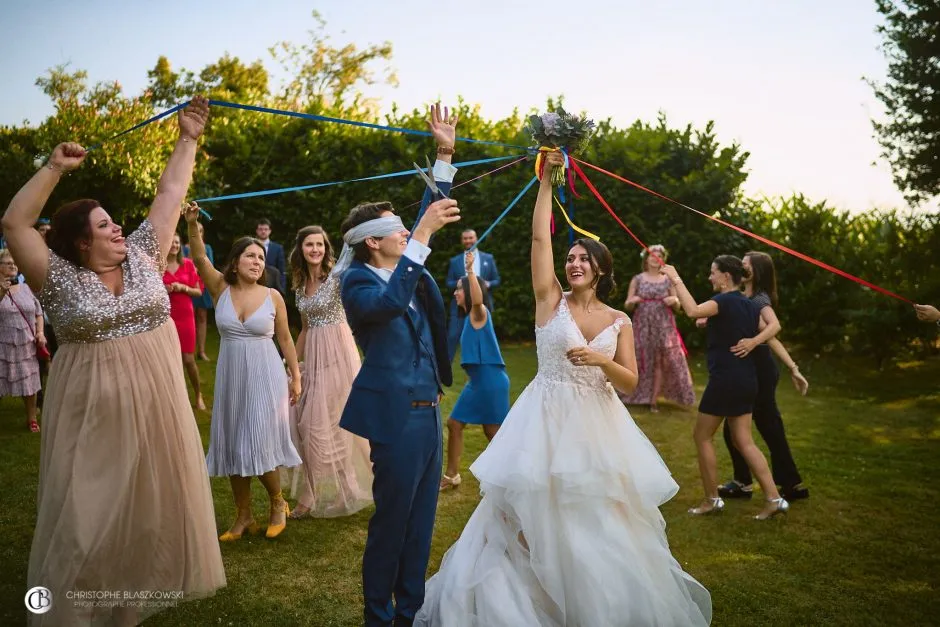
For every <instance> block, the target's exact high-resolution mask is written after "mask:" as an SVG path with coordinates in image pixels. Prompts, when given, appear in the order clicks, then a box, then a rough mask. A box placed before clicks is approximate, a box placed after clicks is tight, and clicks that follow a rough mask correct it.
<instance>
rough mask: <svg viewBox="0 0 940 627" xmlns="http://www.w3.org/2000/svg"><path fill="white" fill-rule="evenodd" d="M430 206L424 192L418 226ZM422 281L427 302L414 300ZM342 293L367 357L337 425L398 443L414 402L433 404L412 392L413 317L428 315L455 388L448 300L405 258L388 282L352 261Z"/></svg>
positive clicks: (444, 375)
mask: <svg viewBox="0 0 940 627" xmlns="http://www.w3.org/2000/svg"><path fill="white" fill-rule="evenodd" d="M438 187H439V188H440V189H441V191H443V192H444V193H445V194H448V193H450V187H451V184H450V183H449V182H439V183H438ZM430 203H431V194H430V192H429V191H428V190H425V193H424V197H423V198H422V200H421V207H420V209H419V210H418V221H420V219H421V216H422V215H423V214H424V210H425V209H426V208H427V206H428V205H429V204H430ZM415 224H417V222H415ZM412 230H414V229H412ZM419 281H422V282H423V283H424V287H425V290H424V294H425V297H424V302H423V303H421V302H419V299H418V298H417V297H416V296H415V290H416V289H417V287H418V282H419ZM341 294H342V299H343V309H344V310H345V311H346V320H347V322H348V323H349V327H350V328H351V329H352V332H353V336H354V337H355V338H356V344H358V345H359V348H360V349H361V350H362V352H363V355H364V358H363V360H362V368H360V369H359V374H358V375H356V378H355V380H354V381H353V385H352V391H351V392H350V394H349V400H347V401H346V407H345V408H344V409H343V417H342V418H341V419H340V421H339V426H341V427H342V428H343V429H346V430H347V431H349V432H351V433H355V434H356V435H358V436H360V437H363V438H366V439H367V440H371V441H374V442H379V443H380V444H384V443H389V442H394V441H395V440H396V439H397V438H398V436H399V435H400V434H401V431H402V429H404V427H405V422H406V421H407V420H408V414H409V413H411V402H412V401H429V400H434V399H429V398H414V397H413V396H412V394H413V392H411V391H410V390H411V389H412V388H413V387H414V383H415V381H416V372H415V366H416V365H417V360H418V358H419V355H420V350H421V344H420V341H419V338H418V329H417V327H416V326H415V320H414V318H413V316H416V315H426V316H427V323H428V325H429V326H430V329H431V335H432V337H433V338H434V357H435V359H436V361H437V374H438V377H440V380H441V383H442V384H444V385H446V386H449V385H451V384H452V383H453V379H454V377H453V373H452V371H451V367H450V359H449V353H448V350H447V329H446V326H445V319H444V299H443V297H442V296H441V291H440V290H439V289H438V287H437V283H435V282H434V278H433V277H431V275H430V274H429V273H428V271H427V270H425V269H424V266H422V265H421V264H418V263H415V262H414V261H412V260H410V259H408V258H407V257H405V256H402V258H401V259H399V260H398V265H397V266H396V267H395V272H394V273H393V274H392V278H391V279H389V281H388V283H386V282H385V281H383V280H382V279H380V278H379V277H378V276H377V275H376V274H375V273H374V272H373V271H372V270H370V269H369V268H367V267H366V265H365V264H364V263H362V262H360V261H353V262H352V265H351V266H349V269H348V270H346V272H345V274H343V285H342V292H341ZM412 298H414V299H415V302H416V303H417V304H418V306H419V307H422V309H423V313H422V314H418V312H415V311H414V310H413V309H411V308H410V307H409V306H408V305H409V303H411V299H412Z"/></svg>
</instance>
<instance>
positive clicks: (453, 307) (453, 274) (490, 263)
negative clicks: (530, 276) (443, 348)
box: [447, 229, 499, 361]
mask: <svg viewBox="0 0 940 627" xmlns="http://www.w3.org/2000/svg"><path fill="white" fill-rule="evenodd" d="M460 242H461V243H462V244H463V249H464V252H463V253H460V254H459V255H454V256H453V257H451V258H450V266H449V267H448V268H447V289H449V290H455V289H457V283H458V282H459V281H460V279H462V278H463V277H465V276H466V275H467V272H466V268H465V267H464V254H465V253H466V251H468V250H470V249H471V248H473V247H474V246H475V245H476V243H477V232H476V231H474V230H473V229H465V230H464V232H463V233H461V234H460ZM473 271H474V273H475V274H476V275H477V276H478V277H479V278H480V279H481V280H482V281H483V282H484V283H486V287H487V288H489V290H488V297H487V302H486V308H487V309H489V310H490V311H493V288H496V287H499V270H497V269H496V260H494V259H493V255H491V254H489V253H485V252H482V251H479V250H478V251H477V254H476V257H475V258H474V260H473ZM463 322H464V318H463V317H462V316H460V314H459V312H458V310H457V299H456V298H451V301H450V313H449V315H448V318H447V351H448V355H450V360H451V361H453V360H454V355H456V354H457V347H458V346H459V345H460V334H461V333H462V332H463Z"/></svg>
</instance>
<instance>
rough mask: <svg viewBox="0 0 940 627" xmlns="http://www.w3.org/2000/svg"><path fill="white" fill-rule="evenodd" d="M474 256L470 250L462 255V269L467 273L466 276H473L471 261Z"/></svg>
mask: <svg viewBox="0 0 940 627" xmlns="http://www.w3.org/2000/svg"><path fill="white" fill-rule="evenodd" d="M474 257H476V255H475V254H474V253H473V251H472V250H468V251H467V252H465V253H464V255H463V267H464V269H465V270H466V271H467V274H473V259H474Z"/></svg>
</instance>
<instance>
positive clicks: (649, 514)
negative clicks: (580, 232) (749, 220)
mask: <svg viewBox="0 0 940 627" xmlns="http://www.w3.org/2000/svg"><path fill="white" fill-rule="evenodd" d="M561 163H562V161H561V158H560V155H558V154H557V153H552V154H550V155H549V157H548V163H547V164H546V167H547V168H550V167H551V166H552V165H561ZM547 172H548V171H547V170H546V176H544V177H543V179H542V182H541V187H540V188H539V195H538V200H537V201H536V205H535V213H534V216H533V219H532V284H533V288H534V290H535V298H536V310H535V311H536V314H535V315H536V345H537V349H538V362H539V368H538V374H537V375H536V377H535V379H534V380H533V381H532V382H531V383H530V384H529V386H528V387H527V388H526V389H525V391H523V393H522V394H521V395H520V396H519V399H518V400H517V401H516V403H515V405H514V406H513V408H512V410H510V412H509V415H508V416H507V417H506V420H505V422H504V423H503V426H502V427H501V428H500V430H499V432H498V434H497V435H496V437H495V438H494V439H493V441H492V442H491V443H490V444H489V446H488V447H487V449H486V450H485V451H484V452H483V454H482V455H480V457H479V458H478V459H477V460H476V461H475V462H474V463H473V465H472V466H471V467H470V470H471V472H473V474H474V475H475V476H476V477H477V478H478V479H479V481H480V487H481V491H482V493H483V498H482V500H481V501H480V504H479V505H478V506H477V509H476V510H475V511H474V513H473V515H472V516H471V517H470V520H469V521H468V522H467V526H466V527H465V528H464V530H463V533H462V534H461V536H460V538H459V539H458V540H457V542H456V543H455V544H454V546H452V547H451V548H450V549H449V550H448V551H447V554H446V555H445V556H444V560H443V562H442V563H441V568H440V570H439V571H438V573H437V574H436V575H434V576H433V577H431V579H430V581H428V583H427V592H426V598H425V602H424V605H423V607H422V608H421V610H420V611H419V612H418V615H417V616H416V617H415V623H414V624H415V625H419V626H433V627H503V626H505V627H523V626H526V627H527V626H544V627H562V626H564V627H606V626H621V625H643V626H647V625H663V626H665V625H708V624H709V623H710V621H711V597H710V596H709V594H708V591H707V590H705V588H704V587H703V586H702V585H701V584H699V583H698V582H697V581H695V579H693V578H692V577H691V576H689V575H688V574H686V573H685V572H684V571H683V570H682V568H681V566H679V563H678V562H677V561H676V560H675V558H673V556H672V554H671V553H670V551H669V544H668V542H667V541H666V534H665V527H666V525H665V521H664V520H663V518H662V515H661V514H660V512H659V509H658V507H659V505H661V504H662V503H664V502H666V501H668V500H669V499H670V498H672V496H673V495H675V493H676V492H677V491H678V489H679V486H678V485H677V484H676V482H675V481H673V479H672V477H671V475H670V473H669V469H668V468H667V467H666V465H665V464H664V463H663V461H662V459H661V458H660V457H659V454H658V453H657V451H656V449H655V448H654V447H653V445H652V444H651V443H650V442H649V440H648V439H647V438H646V436H645V435H643V433H642V432H641V431H640V430H639V428H637V426H636V424H635V423H634V422H633V419H632V418H631V417H630V414H629V413H628V412H627V410H626V408H625V407H624V406H623V404H622V403H621V402H620V400H619V398H618V397H617V394H616V392H615V391H614V387H616V388H617V389H619V390H621V391H623V392H627V393H629V392H631V391H632V390H633V388H634V387H635V386H636V383H637V374H636V372H637V368H636V356H635V353H634V348H633V331H632V327H631V324H630V320H629V318H627V316H626V314H623V313H621V312H619V311H616V310H614V309H611V308H610V307H607V306H606V305H604V304H603V302H601V299H603V298H604V297H605V296H606V295H607V294H609V292H610V290H611V289H612V288H613V280H612V265H613V264H612V259H611V256H610V252H609V251H608V250H607V248H606V247H605V246H604V245H603V244H600V243H597V242H594V241H593V240H578V242H576V243H575V245H574V246H573V247H572V248H571V250H570V251H569V252H568V257H567V259H566V262H565V274H566V278H567V280H568V283H569V285H570V287H571V292H569V293H567V294H565V293H563V292H562V289H561V285H560V284H559V282H558V279H557V278H556V277H555V274H554V265H553V261H552V250H551V235H550V227H549V224H550V215H551V202H552V200H551V198H552V197H551V194H552V190H551V182H550V177H549V176H548V175H547ZM588 337H590V338H591V340H590V341H588V340H587V338H588ZM611 384H613V385H611Z"/></svg>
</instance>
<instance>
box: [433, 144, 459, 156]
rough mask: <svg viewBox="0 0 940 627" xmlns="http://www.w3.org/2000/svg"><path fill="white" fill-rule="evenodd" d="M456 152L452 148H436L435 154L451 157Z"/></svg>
mask: <svg viewBox="0 0 940 627" xmlns="http://www.w3.org/2000/svg"><path fill="white" fill-rule="evenodd" d="M454 152H456V151H455V150H454V147H453V146H438V147H437V154H439V155H452V154H454Z"/></svg>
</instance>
